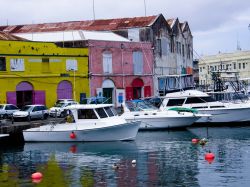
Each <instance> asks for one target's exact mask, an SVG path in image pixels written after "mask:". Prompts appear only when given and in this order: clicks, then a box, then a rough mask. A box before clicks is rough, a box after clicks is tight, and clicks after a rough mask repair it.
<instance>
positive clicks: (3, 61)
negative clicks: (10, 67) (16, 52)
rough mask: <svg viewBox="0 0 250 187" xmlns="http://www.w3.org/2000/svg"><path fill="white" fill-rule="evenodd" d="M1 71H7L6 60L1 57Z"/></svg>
mask: <svg viewBox="0 0 250 187" xmlns="http://www.w3.org/2000/svg"><path fill="white" fill-rule="evenodd" d="M0 71H6V58H5V57H0Z"/></svg>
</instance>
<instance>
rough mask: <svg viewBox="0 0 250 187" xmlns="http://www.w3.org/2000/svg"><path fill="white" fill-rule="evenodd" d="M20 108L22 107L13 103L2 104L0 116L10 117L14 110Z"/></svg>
mask: <svg viewBox="0 0 250 187" xmlns="http://www.w3.org/2000/svg"><path fill="white" fill-rule="evenodd" d="M19 110H20V109H19V108H18V107H17V106H16V105H13V104H0V117H1V118H5V119H6V118H9V117H11V115H12V114H13V113H14V112H16V111H19Z"/></svg>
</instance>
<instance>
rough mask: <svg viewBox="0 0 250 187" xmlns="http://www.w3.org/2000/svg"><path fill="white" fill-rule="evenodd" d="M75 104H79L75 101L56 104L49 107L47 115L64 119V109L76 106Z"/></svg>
mask: <svg viewBox="0 0 250 187" xmlns="http://www.w3.org/2000/svg"><path fill="white" fill-rule="evenodd" d="M77 104H79V103H78V102H76V101H64V102H59V103H56V104H55V106H54V107H51V108H50V109H49V115H50V116H53V117H64V116H65V113H64V109H65V107H67V106H70V105H77Z"/></svg>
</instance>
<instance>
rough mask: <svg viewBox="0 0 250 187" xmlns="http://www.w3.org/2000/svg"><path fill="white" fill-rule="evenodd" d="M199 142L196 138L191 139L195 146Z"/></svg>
mask: <svg viewBox="0 0 250 187" xmlns="http://www.w3.org/2000/svg"><path fill="white" fill-rule="evenodd" d="M199 141H200V140H199V139H198V138H193V139H192V143H193V144H197V143H199Z"/></svg>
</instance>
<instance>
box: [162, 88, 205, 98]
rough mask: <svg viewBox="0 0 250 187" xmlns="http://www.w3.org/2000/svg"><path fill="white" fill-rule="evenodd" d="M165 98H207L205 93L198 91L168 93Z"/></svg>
mask: <svg viewBox="0 0 250 187" xmlns="http://www.w3.org/2000/svg"><path fill="white" fill-rule="evenodd" d="M165 97H166V98H180V97H182V98H183V97H209V95H208V94H207V93H204V92H201V91H198V90H185V91H180V92H173V93H168V94H166V96H165Z"/></svg>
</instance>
